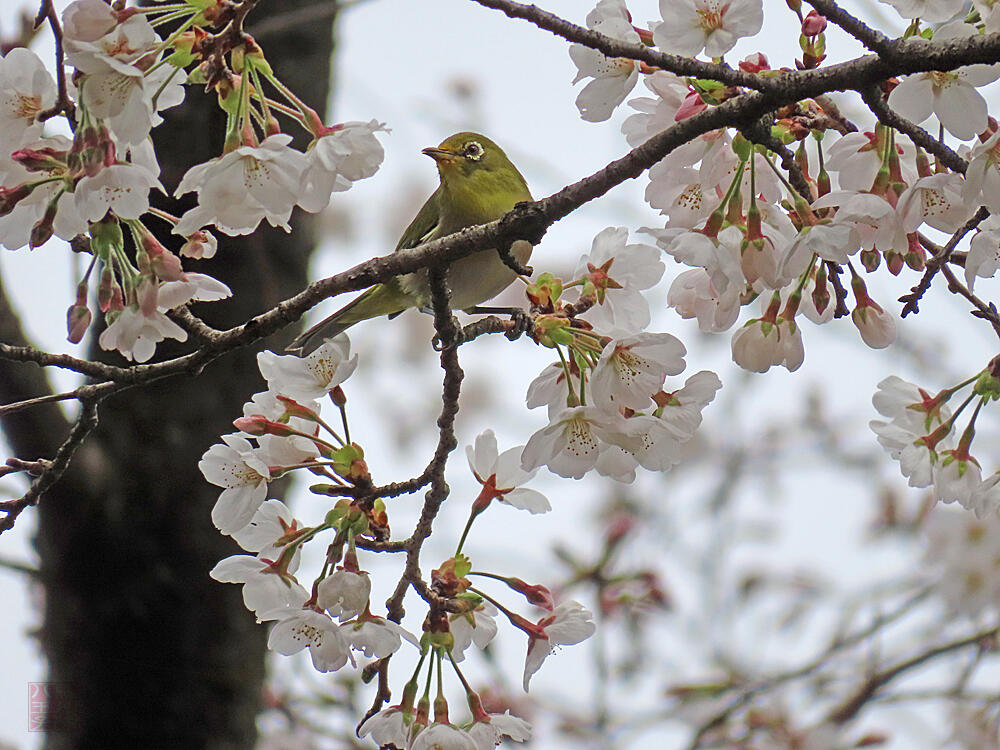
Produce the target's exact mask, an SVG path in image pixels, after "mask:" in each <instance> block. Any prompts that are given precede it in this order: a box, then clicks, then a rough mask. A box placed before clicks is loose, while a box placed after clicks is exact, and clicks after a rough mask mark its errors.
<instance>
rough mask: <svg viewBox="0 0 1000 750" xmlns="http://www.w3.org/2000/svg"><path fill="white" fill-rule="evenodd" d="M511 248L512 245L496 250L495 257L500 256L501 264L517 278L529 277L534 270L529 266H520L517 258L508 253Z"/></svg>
mask: <svg viewBox="0 0 1000 750" xmlns="http://www.w3.org/2000/svg"><path fill="white" fill-rule="evenodd" d="M511 247H513V244H509V245H507V246H506V247H504V246H501V247H498V248H497V255H499V256H500V260H502V261H503V264H504V265H505V266H507V268H509V269H510V270H511V271H513V272H514V273H516V274H517V275H518V276H531V274H533V273H534V272H535V271H534V269H533V268H532V267H531V266H525V265H521V263H519V262H518V260H517V258H515V257H514V256H513V254H512V253H511V252H510V249H511Z"/></svg>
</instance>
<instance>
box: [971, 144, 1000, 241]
mask: <svg viewBox="0 0 1000 750" xmlns="http://www.w3.org/2000/svg"><path fill="white" fill-rule="evenodd" d="M962 198H963V200H964V201H965V202H966V204H968V206H969V208H970V209H972V208H974V207H975V206H978V205H983V206H986V207H987V208H988V209H990V211H992V212H993V213H998V212H1000V131H997V132H995V133H993V134H992V135H991V136H990V137H989V138H987V139H986V140H985V141H982V142H979V141H977V142H976V144H975V145H974V146H973V147H972V151H971V152H970V153H969V167H968V169H966V170H965V184H964V185H963V188H962ZM980 226H981V225H980Z"/></svg>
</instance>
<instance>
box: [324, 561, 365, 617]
mask: <svg viewBox="0 0 1000 750" xmlns="http://www.w3.org/2000/svg"><path fill="white" fill-rule="evenodd" d="M371 591H372V581H371V577H369V575H368V573H367V572H366V571H364V570H359V571H357V572H355V571H352V570H345V569H344V568H339V569H338V570H335V571H334V572H333V574H331V575H329V576H327V577H326V578H324V579H323V580H322V581H320V583H319V586H318V587H317V588H316V604H318V605H319V606H320V607H322V608H323V609H325V610H326V611H327V612H329V613H330V614H331V615H332V616H333V617H339V618H340V619H341V620H342V621H343V620H349V619H351V618H352V617H354V616H355V615H357V614H358V613H360V612H362V611H363V610H364V609H365V608H366V607H367V606H368V597H369V596H370V595H371Z"/></svg>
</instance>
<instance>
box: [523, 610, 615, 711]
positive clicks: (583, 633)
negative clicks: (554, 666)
mask: <svg viewBox="0 0 1000 750" xmlns="http://www.w3.org/2000/svg"><path fill="white" fill-rule="evenodd" d="M593 617H594V615H593V613H591V611H590V610H589V609H587V608H586V607H584V606H583V605H582V604H580V603H579V602H574V601H569V602H564V603H562V604H560V605H559V606H558V607H556V609H555V612H554V613H552V614H551V615H548V616H546V617H543V618H542V619H540V620H539V621H538V622H537V623H536V624H535V627H534V629H533V632H531V633H529V635H528V655H527V657H525V660H524V681H523V686H524V691H525V692H527V691H528V683H529V682H530V681H531V676H532V675H533V674H535V672H537V671H538V670H539V669H540V668H541V666H542V663H543V662H544V661H545V658H546V657H547V656H549V655H550V654H551V653H553V650H554V649H555V647H556V646H570V645H573V644H575V643H580V641H584V640H586V639H587V638H590V636H592V635H593V634H594V631H596V630H597V626H596V625H594V622H593Z"/></svg>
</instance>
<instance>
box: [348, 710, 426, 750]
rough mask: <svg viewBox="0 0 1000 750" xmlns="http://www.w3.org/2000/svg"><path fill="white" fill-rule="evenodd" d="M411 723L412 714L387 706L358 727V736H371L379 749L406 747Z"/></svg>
mask: <svg viewBox="0 0 1000 750" xmlns="http://www.w3.org/2000/svg"><path fill="white" fill-rule="evenodd" d="M412 723H413V714H412V713H411V712H406V711H404V710H403V708H402V706H400V705H395V706H389V707H388V708H383V709H382V710H381V711H379V712H378V713H377V714H375V715H374V716H371V717H369V718H368V719H366V720H365V721H364V723H362V724H361V726H360V727H358V736H359V737H367V736H368V735H371V738H372V739H373V740H374V741H375V742H376V743H377V744H378V746H379V747H385V746H386V745H395V746H396V747H406V746H407V744H408V743H409V740H410V726H411V725H412Z"/></svg>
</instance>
